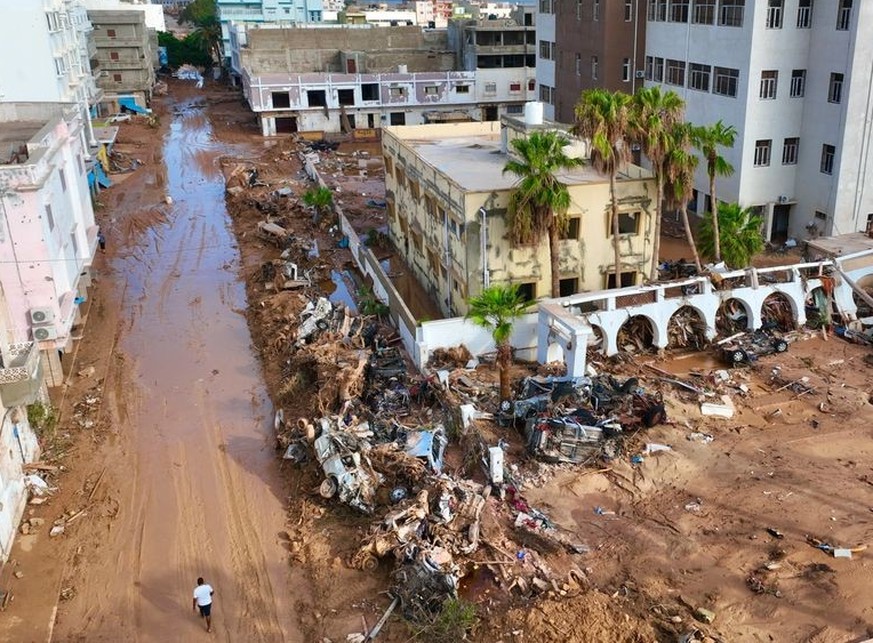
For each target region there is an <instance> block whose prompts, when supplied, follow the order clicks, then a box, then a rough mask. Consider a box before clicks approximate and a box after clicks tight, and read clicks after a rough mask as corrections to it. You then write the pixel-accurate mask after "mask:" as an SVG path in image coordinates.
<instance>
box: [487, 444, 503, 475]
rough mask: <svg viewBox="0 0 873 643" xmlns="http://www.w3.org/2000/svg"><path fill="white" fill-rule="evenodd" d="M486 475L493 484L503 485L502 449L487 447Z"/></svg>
mask: <svg viewBox="0 0 873 643" xmlns="http://www.w3.org/2000/svg"><path fill="white" fill-rule="evenodd" d="M488 474H489V475H490V477H491V482H493V483H494V484H503V449H501V448H500V447H488Z"/></svg>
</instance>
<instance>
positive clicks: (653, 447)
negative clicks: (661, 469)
mask: <svg viewBox="0 0 873 643" xmlns="http://www.w3.org/2000/svg"><path fill="white" fill-rule="evenodd" d="M672 450H673V447H671V446H668V445H666V444H658V443H656V442H653V443H651V444H647V445H646V447H645V449H643V453H645V454H647V455H648V454H650V453H658V452H660V451H672Z"/></svg>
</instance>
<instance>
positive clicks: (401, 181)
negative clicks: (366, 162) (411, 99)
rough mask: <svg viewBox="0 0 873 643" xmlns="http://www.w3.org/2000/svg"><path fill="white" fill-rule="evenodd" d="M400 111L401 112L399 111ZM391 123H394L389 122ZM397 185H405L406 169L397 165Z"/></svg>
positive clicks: (399, 186)
mask: <svg viewBox="0 0 873 643" xmlns="http://www.w3.org/2000/svg"><path fill="white" fill-rule="evenodd" d="M400 113H402V112H400ZM391 124H392V125H393V124H394V123H391ZM397 187H398V188H405V187H406V170H404V169H403V168H402V167H400V166H399V165H398V166H397Z"/></svg>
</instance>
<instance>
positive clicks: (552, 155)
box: [503, 131, 583, 297]
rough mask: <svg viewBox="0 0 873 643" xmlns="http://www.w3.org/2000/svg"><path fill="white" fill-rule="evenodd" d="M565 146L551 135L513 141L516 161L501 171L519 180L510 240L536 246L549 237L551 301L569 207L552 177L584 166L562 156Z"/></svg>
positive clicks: (565, 192)
mask: <svg viewBox="0 0 873 643" xmlns="http://www.w3.org/2000/svg"><path fill="white" fill-rule="evenodd" d="M568 142H569V141H567V139H566V138H564V137H563V136H562V135H561V134H560V133H558V132H554V131H551V132H534V133H533V134H531V135H530V136H529V137H527V138H516V139H513V141H512V149H513V150H514V151H515V153H516V154H517V155H518V158H510V160H509V161H507V162H506V165H505V166H504V167H503V172H504V173H506V172H510V173H512V174H515V175H516V176H517V177H518V182H517V183H516V185H515V189H514V190H513V191H512V194H511V196H510V197H509V212H508V217H509V220H508V223H509V237H510V240H511V241H512V243H516V244H520V243H538V242H539V241H540V240H541V239H542V237H543V236H547V237H548V239H549V259H550V264H551V273H552V297H559V296H560V294H561V286H560V278H561V272H560V267H559V265H558V259H559V254H558V240H559V238H560V235H561V233H562V232H563V231H564V230H565V229H566V227H567V210H568V209H569V207H570V192H569V191H568V190H567V186H566V185H565V184H564V183H561V181H560V180H558V178H557V177H556V176H555V173H556V172H558V171H560V170H567V169H571V168H574V167H576V166H578V165H581V164H582V163H583V161H582V159H578V158H571V157H569V156H567V155H566V154H565V153H564V147H565V146H566V145H567V143H568Z"/></svg>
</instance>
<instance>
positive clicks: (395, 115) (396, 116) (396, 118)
mask: <svg viewBox="0 0 873 643" xmlns="http://www.w3.org/2000/svg"><path fill="white" fill-rule="evenodd" d="M388 122H389V123H390V124H391V125H406V114H404V113H403V112H391V114H390V116H389V117H388Z"/></svg>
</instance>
